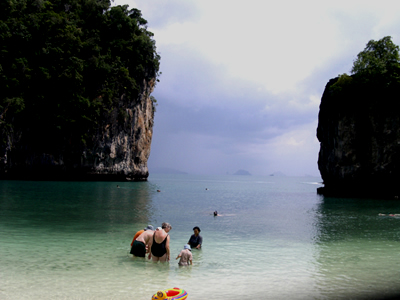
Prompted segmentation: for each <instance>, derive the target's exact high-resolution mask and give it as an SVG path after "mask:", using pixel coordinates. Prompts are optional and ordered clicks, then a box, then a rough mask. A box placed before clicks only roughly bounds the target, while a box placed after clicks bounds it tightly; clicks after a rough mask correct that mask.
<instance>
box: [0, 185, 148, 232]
mask: <svg viewBox="0 0 400 300" xmlns="http://www.w3.org/2000/svg"><path fill="white" fill-rule="evenodd" d="M117 184H118V185H119V187H117ZM0 189H1V194H0V209H1V211H2V218H9V221H10V222H12V223H15V222H16V223H18V222H21V224H22V223H23V224H24V226H26V223H27V222H28V223H29V224H28V225H30V226H38V227H43V228H45V227H48V228H52V229H53V228H55V227H57V229H58V230H80V229H82V230H93V231H94V232H95V231H103V230H109V229H110V228H111V227H112V226H113V224H136V223H139V224H140V223H143V224H146V223H148V220H149V219H150V215H151V207H152V202H151V196H150V194H151V193H152V192H153V191H152V189H153V188H152V185H151V184H150V183H148V182H122V183H118V182H45V181H40V182H31V181H0ZM3 221H5V220H4V219H3ZM105 227H106V228H105Z"/></svg>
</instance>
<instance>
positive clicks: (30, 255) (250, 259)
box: [0, 175, 400, 300]
mask: <svg viewBox="0 0 400 300" xmlns="http://www.w3.org/2000/svg"><path fill="white" fill-rule="evenodd" d="M319 181H320V179H319V178H312V177H256V176H233V175H232V176H228V175H226V176H195V175H152V176H150V178H149V181H148V182H130V183H128V182H121V183H115V182H84V183H83V182H24V181H0V283H1V284H0V299H151V296H152V294H154V293H155V292H156V291H157V290H159V289H167V288H172V287H174V286H177V287H180V288H183V289H185V290H186V291H187V292H188V294H189V297H188V299H199V300H200V299H201V300H204V299H217V300H218V299H243V298H246V297H247V298H249V299H252V298H254V299H349V298H352V299H358V298H360V299H362V298H370V297H376V296H379V297H381V296H382V297H384V296H390V295H391V294H393V293H398V292H400V288H399V287H400V274H399V273H400V231H399V228H400V218H395V217H389V216H379V215H378V214H379V213H400V202H398V201H386V200H381V201H379V200H370V199H336V198H324V197H321V196H318V195H317V194H316V188H317V187H318V186H319ZM117 184H118V185H119V187H120V188H117ZM158 189H159V190H161V192H157V190H158ZM214 210H218V212H219V213H220V214H222V216H220V217H216V218H215V217H213V216H212V212H213V211H214ZM162 222H169V223H171V224H172V227H173V229H172V231H171V232H170V235H171V253H172V256H173V259H172V260H171V262H170V263H168V264H154V263H152V262H150V261H148V260H145V259H140V258H133V257H132V256H131V255H129V247H130V246H129V245H130V242H131V240H132V237H133V235H134V234H135V232H136V231H138V230H140V229H142V228H144V227H145V226H146V225H147V224H153V225H155V226H159V225H161V223H162ZM196 225H197V226H199V227H200V228H201V230H202V232H201V234H202V236H203V238H204V247H203V249H202V250H200V251H195V250H194V251H193V256H194V265H193V266H192V267H188V268H179V267H178V264H177V261H176V260H175V259H174V258H175V257H176V255H177V254H178V253H179V252H180V250H181V249H182V248H183V245H184V244H185V243H186V242H187V241H188V239H189V237H190V235H191V234H192V228H193V226H196Z"/></svg>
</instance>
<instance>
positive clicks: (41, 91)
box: [0, 0, 160, 143]
mask: <svg viewBox="0 0 400 300" xmlns="http://www.w3.org/2000/svg"><path fill="white" fill-rule="evenodd" d="M146 24H147V21H146V20H145V19H143V18H142V15H141V12H140V10H138V9H131V10H129V9H128V6H127V5H124V6H115V7H111V3H110V1H109V0H47V1H46V0H2V1H0V91H1V92H0V132H1V134H2V137H3V143H4V142H5V141H4V138H5V137H6V136H9V134H10V132H19V131H21V130H22V131H24V132H28V133H27V136H30V135H29V132H31V133H33V132H40V133H41V135H42V136H44V139H51V137H53V138H54V139H56V137H62V139H64V140H65V139H67V140H69V141H70V143H75V142H76V143H82V142H85V139H86V138H87V135H88V134H89V133H90V131H91V130H93V128H96V126H97V125H98V124H99V122H100V121H101V118H102V116H103V115H104V114H106V113H107V112H108V111H110V110H111V109H112V107H113V101H115V99H117V98H119V97H121V95H125V96H126V97H129V98H130V99H136V97H137V96H138V93H139V90H140V83H141V82H142V81H143V80H144V79H151V78H157V76H158V75H159V73H158V71H159V62H160V56H159V55H158V54H157V53H156V46H155V41H154V40H153V34H152V33H151V32H149V31H147V26H146ZM53 141H54V140H53ZM38 142H39V141H38Z"/></svg>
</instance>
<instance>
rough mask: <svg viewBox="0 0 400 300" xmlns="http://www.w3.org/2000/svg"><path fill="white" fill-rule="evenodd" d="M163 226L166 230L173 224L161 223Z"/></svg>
mask: <svg viewBox="0 0 400 300" xmlns="http://www.w3.org/2000/svg"><path fill="white" fill-rule="evenodd" d="M161 228H162V229H164V230H165V229H168V230H171V229H172V226H171V224H169V223H166V222H164V223H162V224H161Z"/></svg>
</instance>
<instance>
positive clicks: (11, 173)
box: [0, 78, 155, 181]
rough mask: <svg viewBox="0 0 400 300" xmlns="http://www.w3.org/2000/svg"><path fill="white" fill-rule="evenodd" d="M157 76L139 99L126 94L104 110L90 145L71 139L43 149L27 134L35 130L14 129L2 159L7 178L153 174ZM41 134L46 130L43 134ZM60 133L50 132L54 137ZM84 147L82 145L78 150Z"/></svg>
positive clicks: (123, 177) (1, 169)
mask: <svg viewBox="0 0 400 300" xmlns="http://www.w3.org/2000/svg"><path fill="white" fill-rule="evenodd" d="M154 87H155V78H154V79H151V80H150V81H147V80H143V82H142V84H141V92H140V93H139V96H138V97H137V99H129V98H128V97H125V95H122V96H121V97H120V98H119V99H115V100H114V104H113V108H112V110H110V111H108V112H107V113H104V114H103V117H102V122H101V124H99V126H98V128H97V132H93V133H91V136H92V140H91V141H88V142H86V143H83V145H85V146H80V147H73V145H71V141H70V140H68V138H66V139H65V142H64V144H63V145H61V146H59V145H58V146H57V147H48V148H47V149H43V147H39V146H40V145H35V143H34V141H35V139H34V138H31V139H29V140H30V141H33V142H31V143H26V141H27V139H26V138H25V139H22V138H21V137H23V136H24V135H25V136H26V135H29V134H32V133H29V132H18V133H16V132H10V134H9V136H7V141H8V142H7V144H6V147H5V148H4V149H2V150H3V153H2V155H1V160H0V175H1V178H2V179H30V180H107V181H125V180H134V181H143V180H147V177H148V175H149V172H148V168H147V160H148V158H149V155H150V147H151V140H152V134H153V124H154V103H153V101H152V99H151V98H150V94H151V92H152V91H153V90H154ZM39 134H40V133H39ZM52 138H54V137H51V136H48V137H46V139H48V140H50V141H51V139H52ZM77 149H78V150H77Z"/></svg>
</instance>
